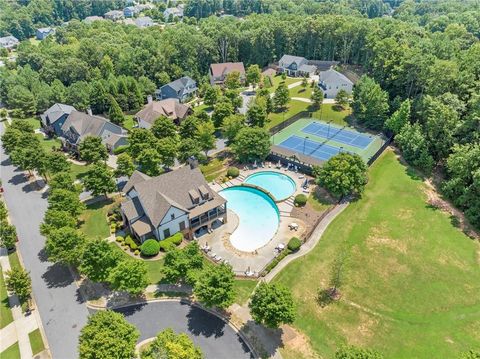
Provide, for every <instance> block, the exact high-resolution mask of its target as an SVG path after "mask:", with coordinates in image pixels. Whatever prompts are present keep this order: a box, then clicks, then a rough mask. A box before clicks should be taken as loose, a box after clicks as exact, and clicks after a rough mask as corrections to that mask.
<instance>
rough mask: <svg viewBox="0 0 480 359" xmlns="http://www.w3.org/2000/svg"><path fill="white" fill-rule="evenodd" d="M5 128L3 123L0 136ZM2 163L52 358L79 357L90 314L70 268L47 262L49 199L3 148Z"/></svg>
mask: <svg viewBox="0 0 480 359" xmlns="http://www.w3.org/2000/svg"><path fill="white" fill-rule="evenodd" d="M3 129H4V124H3V123H1V124H0V132H1V133H3ZM0 144H1V143H0ZM0 147H1V146H0ZM0 161H1V167H0V174H1V179H2V185H3V187H4V189H5V192H4V197H5V201H6V203H7V206H8V210H9V214H10V219H11V220H12V222H13V224H14V225H15V226H16V228H17V234H18V237H19V239H20V242H19V244H18V247H19V250H20V254H21V256H22V258H23V262H24V264H25V267H26V268H27V270H28V271H30V276H31V278H32V288H33V294H34V296H35V300H36V302H37V306H38V311H39V313H40V317H41V318H42V323H43V326H44V328H45V332H46V335H47V339H48V343H49V345H50V350H51V353H52V356H53V358H54V359H56V358H62V359H70V358H72V359H74V358H78V354H77V345H78V335H79V332H80V329H81V328H82V327H83V326H84V325H85V323H86V321H87V317H88V311H87V308H86V306H85V305H84V304H83V303H82V300H81V298H80V296H79V294H78V291H77V286H76V285H75V282H74V280H73V277H72V275H71V273H70V271H69V270H68V268H66V267H63V266H60V265H56V264H52V263H49V262H48V261H47V260H46V256H45V253H44V251H43V247H44V243H45V238H44V237H42V236H41V235H40V232H39V225H40V223H41V222H42V220H43V215H44V213H45V210H46V209H47V200H46V196H45V195H44V194H42V193H39V192H37V191H36V190H35V189H34V188H32V186H31V185H29V183H28V182H27V180H26V178H25V176H24V175H23V172H22V171H19V170H17V169H16V168H15V167H14V166H12V165H11V163H10V160H9V159H8V158H7V156H6V155H5V153H4V152H3V149H0Z"/></svg>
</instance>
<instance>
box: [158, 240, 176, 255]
mask: <svg viewBox="0 0 480 359" xmlns="http://www.w3.org/2000/svg"><path fill="white" fill-rule="evenodd" d="M158 244H159V245H160V250H161V251H162V252H169V251H171V250H172V249H174V248H175V244H173V243H172V242H171V241H169V240H167V239H164V240H163V241H160V242H158Z"/></svg>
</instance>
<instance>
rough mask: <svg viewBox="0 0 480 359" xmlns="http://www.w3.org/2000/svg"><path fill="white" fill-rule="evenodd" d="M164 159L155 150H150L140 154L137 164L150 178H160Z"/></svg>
mask: <svg viewBox="0 0 480 359" xmlns="http://www.w3.org/2000/svg"><path fill="white" fill-rule="evenodd" d="M161 160H162V158H161V157H160V155H159V154H158V152H157V150H156V149H155V148H148V149H145V150H143V151H142V152H140V154H139V155H138V158H137V163H138V165H139V166H140V170H141V171H142V172H143V173H145V174H147V175H149V176H158V175H159V174H160V172H161V171H160V161H161Z"/></svg>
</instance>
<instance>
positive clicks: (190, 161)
mask: <svg viewBox="0 0 480 359" xmlns="http://www.w3.org/2000/svg"><path fill="white" fill-rule="evenodd" d="M188 164H189V165H190V169H192V170H193V169H195V168H197V167H198V160H197V159H196V158H195V156H191V157H189V158H188Z"/></svg>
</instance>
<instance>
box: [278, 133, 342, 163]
mask: <svg viewBox="0 0 480 359" xmlns="http://www.w3.org/2000/svg"><path fill="white" fill-rule="evenodd" d="M278 146H280V147H283V148H286V149H289V150H292V151H295V152H297V153H302V154H304V155H306V156H310V157H314V158H316V159H319V160H321V161H327V160H328V159H329V158H330V157H333V156H335V155H336V154H337V153H339V152H340V151H341V149H340V148H338V147H333V146H329V145H327V144H324V143H320V142H316V141H312V140H310V139H304V138H302V137H299V136H295V135H292V136H290V137H289V138H287V139H286V140H285V141H283V142H281V143H280V144H279V145H278ZM344 152H347V151H344Z"/></svg>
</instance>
